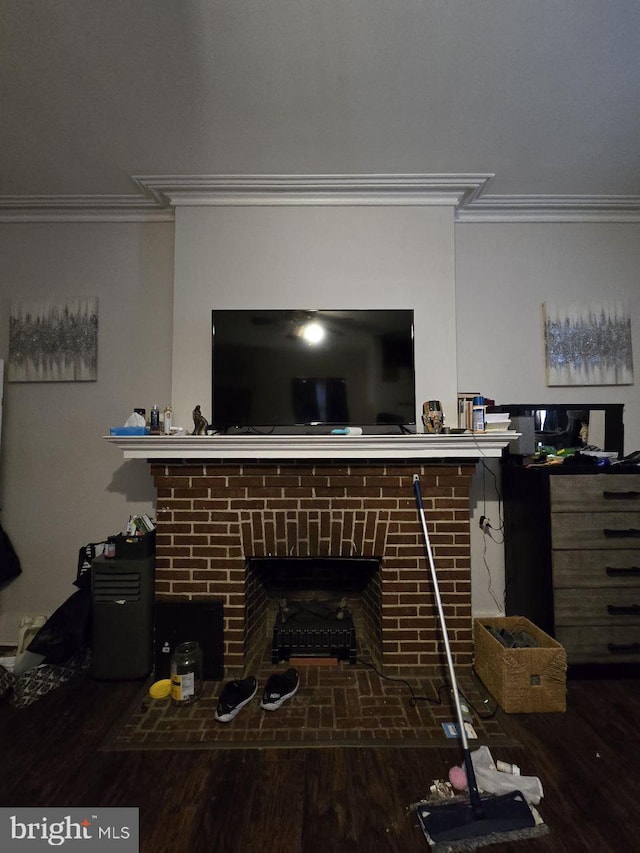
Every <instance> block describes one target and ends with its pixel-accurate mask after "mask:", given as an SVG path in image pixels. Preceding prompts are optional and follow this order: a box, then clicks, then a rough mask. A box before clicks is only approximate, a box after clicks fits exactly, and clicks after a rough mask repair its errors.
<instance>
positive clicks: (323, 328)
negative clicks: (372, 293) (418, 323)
mask: <svg viewBox="0 0 640 853" xmlns="http://www.w3.org/2000/svg"><path fill="white" fill-rule="evenodd" d="M211 315H212V334H213V346H212V413H211V414H212V417H211V422H212V426H213V427H214V429H216V430H217V431H229V430H231V429H236V428H237V429H256V430H260V429H264V428H276V427H277V428H293V427H297V428H300V427H314V428H324V427H326V428H340V427H352V426H358V427H362V428H363V429H366V428H367V427H373V426H375V427H377V428H378V429H379V428H385V427H394V428H395V430H398V429H399V430H400V431H402V430H403V429H407V430H408V431H415V420H416V416H415V367H414V346H413V310H408V309H390V310H377V309H357V310H351V311H348V310H344V311H343V310H335V311H334V310H308V311H306V310H275V309H274V310H243V309H239V310H234V309H223V310H217V309H215V310H213V311H212V312H211ZM412 427H413V430H411V428H412ZM395 430H394V431H395Z"/></svg>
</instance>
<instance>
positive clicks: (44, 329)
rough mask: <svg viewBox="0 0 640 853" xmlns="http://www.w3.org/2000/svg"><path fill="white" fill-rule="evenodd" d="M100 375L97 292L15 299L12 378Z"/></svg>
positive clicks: (11, 328)
mask: <svg viewBox="0 0 640 853" xmlns="http://www.w3.org/2000/svg"><path fill="white" fill-rule="evenodd" d="M97 378H98V299H97V297H80V298H77V299H67V300H66V301H48V300H44V299H43V300H34V301H27V300H18V301H15V302H13V303H12V305H11V309H10V315H9V359H8V364H7V380H8V381H9V382H95V380H96V379H97Z"/></svg>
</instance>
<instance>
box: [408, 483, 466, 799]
mask: <svg viewBox="0 0 640 853" xmlns="http://www.w3.org/2000/svg"><path fill="white" fill-rule="evenodd" d="M413 491H414V493H415V496H416V503H417V505H418V514H419V516H420V522H421V524H422V532H423V534H424V542H425V548H426V551H427V557H428V562H429V569H430V570H431V580H432V582H433V591H434V594H435V599H436V605H437V608H438V617H439V619H440V627H441V628H442V639H443V641H444V649H445V653H446V656H447V666H448V669H449V676H450V678H451V689H452V692H453V701H454V703H455V706H456V715H457V717H458V728H459V730H460V739H461V741H462V751H463V757H464V764H465V770H466V773H467V783H468V788H469V796H470V799H471V804H472V806H473V807H474V809H475V810H476V811H477V810H479V809H481V808H482V806H481V803H480V795H479V793H478V784H477V782H476V775H475V772H474V769H473V763H472V761H471V753H470V752H469V740H468V738H467V731H466V729H465V727H464V718H463V716H462V708H461V706H460V694H459V692H458V682H457V679H456V672H455V668H454V666H453V657H452V656H451V646H450V644H449V634H448V632H447V623H446V620H445V617H444V609H443V607H442V598H441V597H440V587H439V584H438V577H437V575H436V567H435V563H434V560H433V552H432V550H431V540H430V539H429V530H428V529H427V520H426V518H425V514H424V506H423V504H422V492H421V490H420V478H419V477H418V475H417V474H414V475H413Z"/></svg>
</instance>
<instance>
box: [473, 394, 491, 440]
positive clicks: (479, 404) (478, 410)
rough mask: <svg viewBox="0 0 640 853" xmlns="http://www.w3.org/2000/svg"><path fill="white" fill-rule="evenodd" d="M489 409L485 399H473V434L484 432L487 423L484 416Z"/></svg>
mask: <svg viewBox="0 0 640 853" xmlns="http://www.w3.org/2000/svg"><path fill="white" fill-rule="evenodd" d="M486 411H487V407H486V406H485V404H484V397H474V398H473V409H472V414H471V430H472V432H484V428H485V423H484V415H485V412H486Z"/></svg>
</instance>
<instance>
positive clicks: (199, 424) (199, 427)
mask: <svg viewBox="0 0 640 853" xmlns="http://www.w3.org/2000/svg"><path fill="white" fill-rule="evenodd" d="M208 426H209V422H208V421H207V419H206V418H205V416H204V415H203V414H202V412H201V411H200V406H196V407H195V409H194V410H193V432H192V433H191V435H206V434H207V427H208Z"/></svg>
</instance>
